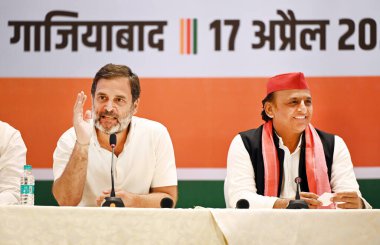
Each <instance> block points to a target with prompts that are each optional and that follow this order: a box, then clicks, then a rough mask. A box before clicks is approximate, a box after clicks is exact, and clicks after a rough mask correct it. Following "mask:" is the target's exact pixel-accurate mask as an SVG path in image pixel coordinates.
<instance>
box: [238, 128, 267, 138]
mask: <svg viewBox="0 0 380 245" xmlns="http://www.w3.org/2000/svg"><path fill="white" fill-rule="evenodd" d="M262 131H263V125H261V126H260V127H258V128H253V129H249V130H246V131H243V132H240V133H239V134H240V135H241V136H242V138H247V137H248V138H251V137H257V136H261V134H262Z"/></svg>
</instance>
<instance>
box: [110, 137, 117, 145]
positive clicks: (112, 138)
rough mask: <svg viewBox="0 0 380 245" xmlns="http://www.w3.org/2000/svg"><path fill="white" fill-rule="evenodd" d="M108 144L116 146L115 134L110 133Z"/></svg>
mask: <svg viewBox="0 0 380 245" xmlns="http://www.w3.org/2000/svg"><path fill="white" fill-rule="evenodd" d="M110 146H111V147H115V146H116V134H110Z"/></svg>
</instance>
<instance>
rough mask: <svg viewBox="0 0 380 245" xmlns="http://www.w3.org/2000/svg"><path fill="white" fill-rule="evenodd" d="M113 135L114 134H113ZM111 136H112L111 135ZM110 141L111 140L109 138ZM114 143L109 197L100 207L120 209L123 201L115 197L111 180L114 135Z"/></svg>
mask: <svg viewBox="0 0 380 245" xmlns="http://www.w3.org/2000/svg"><path fill="white" fill-rule="evenodd" d="M114 135H115V134H114ZM111 136H112V135H111ZM110 139H111V138H110ZM114 141H115V143H113V142H112V143H111V148H112V159H111V187H112V188H111V194H110V196H109V197H105V198H104V199H105V202H104V203H103V205H102V207H118V208H122V207H124V203H123V200H121V198H120V197H116V196H115V187H114V186H115V185H114V179H113V155H114V153H115V145H116V135H115V136H114Z"/></svg>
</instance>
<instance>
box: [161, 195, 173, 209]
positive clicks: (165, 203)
mask: <svg viewBox="0 0 380 245" xmlns="http://www.w3.org/2000/svg"><path fill="white" fill-rule="evenodd" d="M173 204H174V202H173V200H172V199H171V198H169V197H164V198H162V200H161V202H160V207H161V208H172V207H173Z"/></svg>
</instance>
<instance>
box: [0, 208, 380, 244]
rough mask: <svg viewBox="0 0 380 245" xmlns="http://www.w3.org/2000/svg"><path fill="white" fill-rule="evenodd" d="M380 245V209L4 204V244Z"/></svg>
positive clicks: (0, 223)
mask: <svg viewBox="0 0 380 245" xmlns="http://www.w3.org/2000/svg"><path fill="white" fill-rule="evenodd" d="M226 243H228V244H239V245H240V244H345V245H346V244H366V245H367V244H377V245H379V244H380V210H239V209H207V208H195V209H149V208H148V209H142V208H96V207H91V208H90V207H47V206H34V207H33V206H32V207H28V206H0V244H1V245H3V244H165V245H168V244H226Z"/></svg>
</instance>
